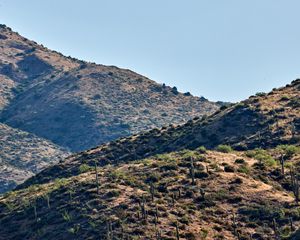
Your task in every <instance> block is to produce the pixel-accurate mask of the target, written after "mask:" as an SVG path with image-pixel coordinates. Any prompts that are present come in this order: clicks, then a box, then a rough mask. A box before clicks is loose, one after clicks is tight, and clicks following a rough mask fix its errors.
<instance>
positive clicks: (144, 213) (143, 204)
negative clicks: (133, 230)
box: [140, 195, 148, 220]
mask: <svg viewBox="0 0 300 240" xmlns="http://www.w3.org/2000/svg"><path fill="white" fill-rule="evenodd" d="M140 207H141V213H142V218H143V219H144V220H147V216H148V212H147V209H146V200H145V197H144V195H143V198H142V202H140Z"/></svg>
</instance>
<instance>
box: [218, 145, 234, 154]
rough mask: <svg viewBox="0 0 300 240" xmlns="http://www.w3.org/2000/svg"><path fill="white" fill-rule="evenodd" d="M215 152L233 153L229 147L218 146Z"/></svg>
mask: <svg viewBox="0 0 300 240" xmlns="http://www.w3.org/2000/svg"><path fill="white" fill-rule="evenodd" d="M216 150H217V151H218V152H222V153H230V152H232V151H233V150H232V148H231V147H230V146H229V145H219V146H218V147H217V148H216Z"/></svg>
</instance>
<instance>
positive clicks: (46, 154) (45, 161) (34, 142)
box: [0, 123, 68, 194]
mask: <svg viewBox="0 0 300 240" xmlns="http://www.w3.org/2000/svg"><path fill="white" fill-rule="evenodd" d="M67 155H68V152H67V151H66V150H65V149H62V148H61V147H59V146H57V145H55V144H53V143H51V142H49V141H47V140H45V139H41V138H38V137H37V136H35V135H33V134H30V133H26V132H24V131H21V130H18V129H14V128H11V127H9V126H7V125H5V124H2V123H0V169H1V170H0V194H1V193H3V192H5V191H7V190H11V189H12V188H13V187H15V186H16V185H17V184H20V183H22V182H23V181H24V180H26V179H27V178H29V177H31V176H33V175H34V174H36V173H38V172H39V171H41V170H42V169H44V168H46V167H48V166H50V165H51V164H54V163H57V162H59V161H60V160H62V159H64V158H65V157H66V156H67Z"/></svg>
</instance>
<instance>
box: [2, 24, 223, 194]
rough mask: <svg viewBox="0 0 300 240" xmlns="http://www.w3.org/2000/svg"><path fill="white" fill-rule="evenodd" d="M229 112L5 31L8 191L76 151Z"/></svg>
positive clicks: (4, 127)
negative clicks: (219, 112)
mask: <svg viewBox="0 0 300 240" xmlns="http://www.w3.org/2000/svg"><path fill="white" fill-rule="evenodd" d="M222 105H223V103H213V102H210V101H208V100H206V99H205V98H203V97H201V98H200V97H195V96H192V95H191V94H189V93H185V94H183V93H180V92H178V91H177V89H176V87H173V88H171V87H169V86H166V85H164V84H158V83H156V82H154V81H152V80H150V79H148V78H146V77H144V76H141V75H139V74H137V73H135V72H132V71H130V70H126V69H120V68H117V67H114V66H104V65H98V64H95V63H89V62H85V61H80V60H77V59H74V58H71V57H65V56H63V55H62V54H60V53H58V52H55V51H51V50H49V49H47V48H46V47H44V46H42V45H39V44H37V43H36V42H34V41H31V40H28V39H26V38H24V37H22V36H20V35H19V34H18V33H16V32H14V31H12V29H10V28H9V27H6V26H5V25H0V123H1V129H0V131H1V136H0V139H1V140H3V139H6V138H8V136H10V137H9V141H5V140H4V141H3V142H2V143H1V148H0V152H1V154H0V162H1V168H3V169H5V171H2V172H1V181H0V192H4V191H7V190H9V189H12V187H14V186H15V185H16V183H21V182H22V181H24V180H25V179H27V178H28V177H29V176H32V174H33V173H37V172H39V171H40V170H42V169H43V168H45V167H47V166H49V165H51V164H53V163H56V162H58V160H59V159H62V158H64V157H65V156H67V155H69V153H70V152H73V153H74V152H78V151H83V150H87V149H90V148H92V147H96V146H98V145H100V144H103V143H106V142H109V141H112V140H116V139H118V138H120V137H125V136H130V135H131V134H135V133H138V132H141V131H146V130H149V129H152V128H155V127H162V126H164V125H169V124H180V123H184V122H185V121H187V120H189V119H192V118H194V117H195V116H203V115H206V114H211V113H213V112H214V111H216V110H217V109H219V107H220V106H222ZM4 130H5V131H4ZM3 131H4V132H3ZM16 133H17V134H16ZM19 133H20V134H19ZM20 135H22V136H23V135H24V136H25V135H26V140H24V139H23V140H24V141H25V142H26V144H24V141H23V140H21V138H20ZM31 138H32V139H31ZM39 141H40V142H39ZM46 142H47V143H46ZM45 143H46V145H48V147H45ZM51 154H53V155H51ZM58 155H59V156H58ZM25 162H26V164H25V165H26V167H25V165H24V163H25ZM13 175H15V176H16V177H15V179H13V178H14V177H13Z"/></svg>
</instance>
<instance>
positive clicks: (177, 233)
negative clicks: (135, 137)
mask: <svg viewBox="0 0 300 240" xmlns="http://www.w3.org/2000/svg"><path fill="white" fill-rule="evenodd" d="M176 240H179V228H178V222H176Z"/></svg>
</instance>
